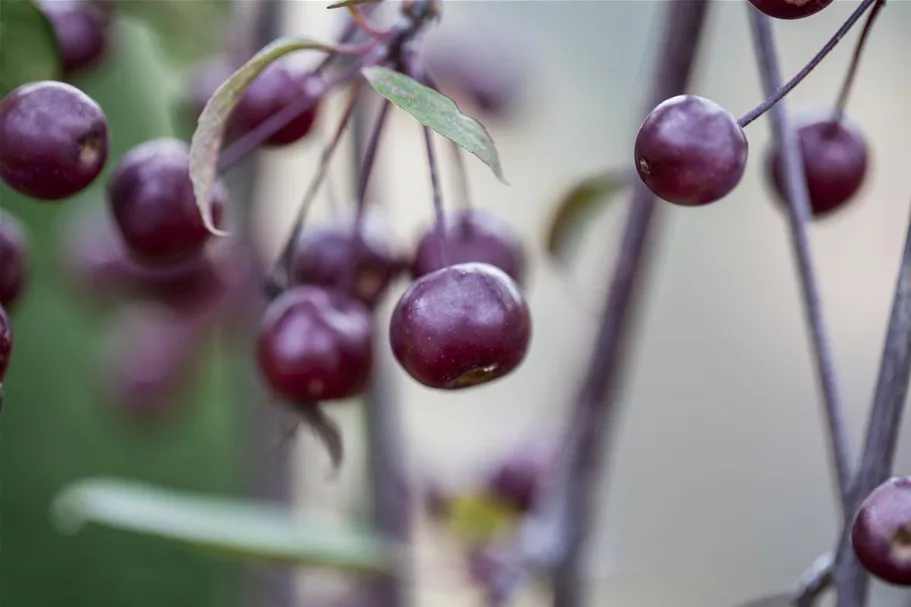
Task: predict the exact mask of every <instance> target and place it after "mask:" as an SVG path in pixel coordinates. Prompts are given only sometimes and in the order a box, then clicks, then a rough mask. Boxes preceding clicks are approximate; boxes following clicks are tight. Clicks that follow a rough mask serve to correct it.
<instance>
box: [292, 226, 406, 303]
mask: <svg viewBox="0 0 911 607" xmlns="http://www.w3.org/2000/svg"><path fill="white" fill-rule="evenodd" d="M353 229H354V218H353V217H348V218H346V219H345V220H343V221H340V222H336V223H333V224H330V225H325V226H320V227H317V228H315V229H312V230H307V231H304V232H303V233H301V235H300V238H298V240H297V242H296V243H295V246H294V252H293V254H292V258H291V277H292V280H293V282H294V283H295V284H309V285H317V286H322V287H327V288H335V289H341V288H345V287H348V286H350V291H349V293H350V295H352V296H353V297H356V298H357V299H359V300H361V301H362V302H364V303H365V304H367V306H369V307H373V306H374V305H376V303H377V301H379V299H380V297H382V295H383V293H385V292H386V288H387V287H388V286H389V283H390V282H391V281H392V279H393V278H394V277H395V275H396V274H398V272H399V270H400V268H401V260H400V259H399V256H398V255H397V254H396V251H395V250H393V247H392V245H391V244H390V241H389V233H390V232H389V229H388V228H387V226H386V224H385V222H383V221H382V220H381V218H380V217H379V216H378V215H377V214H376V213H375V212H372V213H367V214H366V215H365V216H364V220H363V223H362V226H361V233H360V235H359V238H357V239H353V238H352V237H353ZM352 273H353V274H352Z"/></svg>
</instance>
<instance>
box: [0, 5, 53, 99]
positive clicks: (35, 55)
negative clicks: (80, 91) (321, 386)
mask: <svg viewBox="0 0 911 607" xmlns="http://www.w3.org/2000/svg"><path fill="white" fill-rule="evenodd" d="M62 69H63V65H62V63H61V61H60V50H59V48H58V47H57V38H56V36H55V35H54V29H53V28H52V27H51V23H50V21H48V19H47V17H46V16H45V15H44V13H43V12H42V11H41V10H40V9H39V8H38V6H37V5H36V4H35V3H34V1H33V0H0V96H3V95H6V94H7V93H8V92H10V91H11V90H13V89H14V88H16V87H17V86H19V85H21V84H25V83H26V82H35V81H37V80H58V79H60V75H61V70H62Z"/></svg>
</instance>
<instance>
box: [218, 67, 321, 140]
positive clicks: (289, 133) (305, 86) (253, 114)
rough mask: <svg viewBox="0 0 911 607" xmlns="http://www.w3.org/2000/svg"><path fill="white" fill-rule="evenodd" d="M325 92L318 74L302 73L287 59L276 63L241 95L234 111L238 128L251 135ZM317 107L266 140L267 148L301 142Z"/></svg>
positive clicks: (311, 125)
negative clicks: (303, 99) (306, 99)
mask: <svg viewBox="0 0 911 607" xmlns="http://www.w3.org/2000/svg"><path fill="white" fill-rule="evenodd" d="M324 89H325V81H324V80H323V77H322V76H321V75H320V74H314V73H309V72H305V71H303V70H302V69H299V68H298V67H297V66H295V65H294V64H293V63H292V62H291V61H289V60H288V59H279V60H277V61H275V62H273V63H271V64H269V66H268V67H267V68H266V69H265V70H263V71H262V73H260V75H259V76H257V78H256V80H254V81H253V82H252V83H251V84H250V86H249V87H248V88H247V90H246V91H244V94H243V96H242V97H241V99H240V101H239V102H238V104H237V107H236V108H235V110H234V116H236V118H237V120H238V124H239V125H240V126H241V128H242V129H243V130H244V131H245V132H246V131H251V130H253V129H255V128H256V127H258V126H259V125H261V124H262V123H264V122H266V121H267V120H268V119H269V118H271V117H272V116H274V115H275V114H277V113H279V112H281V111H282V110H284V109H285V108H286V107H288V106H289V105H291V104H292V103H298V102H300V100H301V97H303V96H309V97H311V98H313V99H317V98H318V97H319V96H320V95H322V93H323V91H324ZM317 105H318V104H317V103H314V104H313V105H312V106H311V107H310V108H309V109H307V110H304V111H303V112H300V113H299V114H298V115H297V116H295V117H294V118H293V119H292V120H291V121H290V122H288V123H287V124H285V126H284V127H282V128H281V130H279V131H278V132H277V133H275V134H274V135H272V136H271V137H270V138H269V139H267V140H266V145H270V146H282V145H288V144H291V143H294V142H295V141H298V140H299V139H302V138H303V137H304V136H305V135H307V133H309V132H310V129H311V128H312V127H313V123H314V122H315V120H316V113H317Z"/></svg>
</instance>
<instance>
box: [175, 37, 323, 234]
mask: <svg viewBox="0 0 911 607" xmlns="http://www.w3.org/2000/svg"><path fill="white" fill-rule="evenodd" d="M333 49H334V47H333V46H332V45H331V44H326V43H323V42H314V41H312V40H305V39H301V38H280V39H278V40H276V41H274V42H272V43H271V44H269V45H268V46H266V47H264V48H263V49H262V50H261V51H259V52H258V53H256V55H254V56H253V58H252V59H250V60H249V61H248V62H247V63H245V64H244V65H242V66H241V67H240V69H238V70H237V71H236V72H234V75H232V76H231V77H230V78H228V79H227V80H226V81H225V82H224V83H223V84H222V85H221V86H220V87H219V88H218V90H216V91H215V93H214V94H213V95H212V97H211V98H210V99H209V102H208V103H207V104H206V107H205V109H203V111H202V114H201V115H200V116H199V125H198V126H197V128H196V132H195V133H193V141H192V142H191V144H190V178H191V179H192V180H193V191H194V193H195V194H196V204H197V205H198V206H199V211H200V213H201V214H202V218H203V221H204V222H205V224H206V227H207V228H208V229H209V230H210V231H211V232H212V233H213V234H221V235H225V232H223V231H221V230H219V229H218V228H216V227H215V225H214V223H213V221H212V208H211V206H212V185H213V184H214V183H215V179H216V177H217V172H218V156H219V154H220V153H221V144H222V141H223V139H224V134H225V125H226V123H227V121H228V117H229V116H230V115H231V112H232V110H234V106H236V105H237V102H238V101H240V98H241V97H242V96H243V94H244V91H245V90H247V87H248V86H250V84H251V83H252V82H253V81H254V80H256V77H257V76H259V74H260V73H261V72H262V71H263V70H264V69H266V68H267V67H268V66H269V64H271V63H272V62H273V61H275V60H277V59H279V58H281V57H283V56H284V55H287V54H288V53H291V52H294V51H301V50H323V51H332V50H333Z"/></svg>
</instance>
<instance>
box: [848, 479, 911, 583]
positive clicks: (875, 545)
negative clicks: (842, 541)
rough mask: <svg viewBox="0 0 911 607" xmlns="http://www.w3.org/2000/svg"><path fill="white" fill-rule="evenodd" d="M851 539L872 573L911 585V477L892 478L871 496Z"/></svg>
mask: <svg viewBox="0 0 911 607" xmlns="http://www.w3.org/2000/svg"><path fill="white" fill-rule="evenodd" d="M851 543H852V545H853V547H854V554H856V555H857V560H858V561H860V563H861V565H863V566H864V568H865V569H866V570H867V571H869V572H870V573H871V574H872V575H874V576H876V577H878V578H880V579H881V580H883V581H885V582H889V583H890V584H896V585H899V586H911V478H907V477H906V478H891V479H889V480H887V481H886V482H885V483H883V484H882V485H880V486H879V487H877V488H876V489H874V490H873V492H872V493H870V495H869V496H867V498H866V499H865V500H864V501H863V503H862V504H861V506H860V509H859V510H858V512H857V516H855V518H854V524H853V526H852V528H851Z"/></svg>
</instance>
